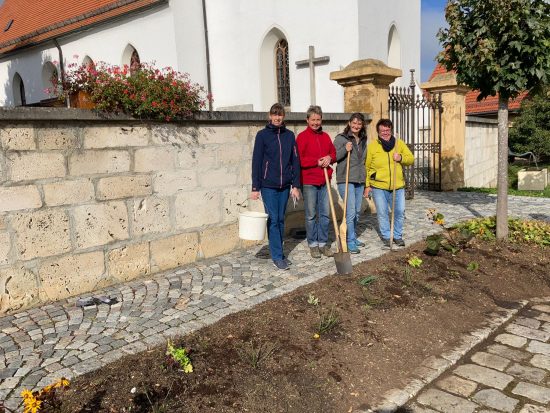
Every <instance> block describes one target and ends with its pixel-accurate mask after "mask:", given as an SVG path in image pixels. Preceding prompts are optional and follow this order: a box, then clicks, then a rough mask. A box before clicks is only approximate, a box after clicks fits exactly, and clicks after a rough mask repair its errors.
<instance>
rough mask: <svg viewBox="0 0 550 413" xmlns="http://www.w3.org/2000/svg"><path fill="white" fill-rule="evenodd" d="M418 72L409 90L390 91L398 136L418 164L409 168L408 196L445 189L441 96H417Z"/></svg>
mask: <svg viewBox="0 0 550 413" xmlns="http://www.w3.org/2000/svg"><path fill="white" fill-rule="evenodd" d="M415 83H416V82H415V80H414V69H411V82H410V85H409V87H408V88H405V87H394V86H392V87H391V88H390V96H389V113H390V119H391V120H392V122H393V129H394V133H395V136H396V137H398V138H399V139H403V140H404V141H405V143H406V144H407V146H408V147H409V149H410V150H411V152H412V153H413V154H414V164H413V165H412V166H408V167H406V168H405V181H406V182H407V189H406V192H405V193H406V197H407V198H408V199H410V198H413V197H414V190H415V189H427V190H432V191H440V190H441V113H442V112H443V105H442V102H441V93H438V94H430V93H427V92H422V95H416V94H415V87H416V86H415Z"/></svg>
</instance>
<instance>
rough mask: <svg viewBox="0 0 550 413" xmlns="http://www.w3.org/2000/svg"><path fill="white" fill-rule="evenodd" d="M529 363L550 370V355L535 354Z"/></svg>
mask: <svg viewBox="0 0 550 413" xmlns="http://www.w3.org/2000/svg"><path fill="white" fill-rule="evenodd" d="M529 363H531V364H532V365H533V366H535V367H540V368H541V369H545V370H548V371H550V357H549V356H545V355H544V354H536V355H534V356H533V358H532V359H531V360H529Z"/></svg>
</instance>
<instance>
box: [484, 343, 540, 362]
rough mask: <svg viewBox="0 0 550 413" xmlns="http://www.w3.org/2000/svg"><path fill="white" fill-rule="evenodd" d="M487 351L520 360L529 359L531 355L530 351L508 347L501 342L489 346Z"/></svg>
mask: <svg viewBox="0 0 550 413" xmlns="http://www.w3.org/2000/svg"><path fill="white" fill-rule="evenodd" d="M486 351H488V352H489V353H492V354H496V355H497V356H501V357H504V358H507V359H510V360H513V361H519V362H521V361H524V360H527V359H528V358H529V357H530V355H529V353H526V352H524V351H520V350H516V349H512V348H510V347H506V346H503V345H501V344H491V345H489V346H487V349H486Z"/></svg>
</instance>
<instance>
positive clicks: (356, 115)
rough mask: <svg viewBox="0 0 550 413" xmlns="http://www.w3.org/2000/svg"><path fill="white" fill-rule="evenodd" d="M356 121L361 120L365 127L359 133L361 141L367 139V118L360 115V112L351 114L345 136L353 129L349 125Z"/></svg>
mask: <svg viewBox="0 0 550 413" xmlns="http://www.w3.org/2000/svg"><path fill="white" fill-rule="evenodd" d="M354 119H357V120H359V121H361V122H362V123H363V126H362V127H361V130H360V131H359V138H360V139H363V138H366V137H367V122H366V121H365V117H364V116H363V114H362V113H359V112H355V113H352V114H351V116H350V118H349V120H348V124H347V125H346V128H345V129H344V135H346V136H347V134H348V133H349V131H350V129H351V128H350V126H349V124H350V123H351V121H352V120H354Z"/></svg>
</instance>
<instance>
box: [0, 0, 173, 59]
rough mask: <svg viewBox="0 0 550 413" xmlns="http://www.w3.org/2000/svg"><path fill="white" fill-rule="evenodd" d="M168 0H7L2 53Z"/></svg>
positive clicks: (1, 15)
mask: <svg viewBox="0 0 550 413" xmlns="http://www.w3.org/2000/svg"><path fill="white" fill-rule="evenodd" d="M166 2H167V0H5V1H4V3H3V4H2V5H1V6H0V30H1V31H0V54H5V53H8V52H11V51H14V50H17V49H20V48H23V47H28V46H32V45H35V44H38V43H42V42H44V41H47V40H51V39H53V38H56V37H59V36H61V35H65V34H69V33H72V32H75V31H79V30H82V29H85V28H88V27H90V26H92V25H94V24H97V23H99V22H104V21H106V20H110V19H112V18H115V17H118V16H121V15H123V14H127V13H130V12H133V11H138V10H142V9H145V8H148V7H151V6H153V5H155V4H158V3H166Z"/></svg>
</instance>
